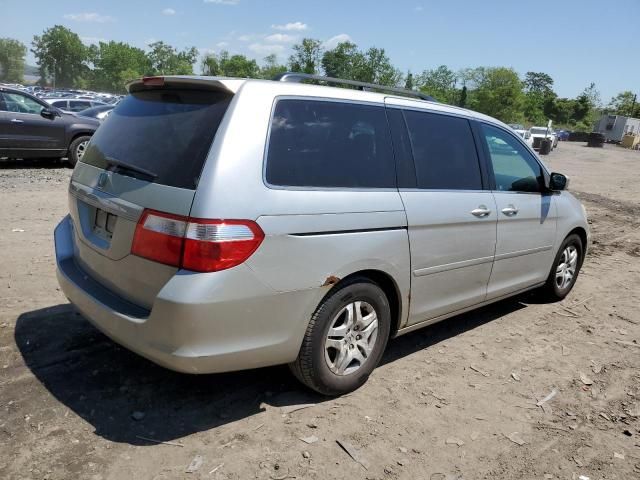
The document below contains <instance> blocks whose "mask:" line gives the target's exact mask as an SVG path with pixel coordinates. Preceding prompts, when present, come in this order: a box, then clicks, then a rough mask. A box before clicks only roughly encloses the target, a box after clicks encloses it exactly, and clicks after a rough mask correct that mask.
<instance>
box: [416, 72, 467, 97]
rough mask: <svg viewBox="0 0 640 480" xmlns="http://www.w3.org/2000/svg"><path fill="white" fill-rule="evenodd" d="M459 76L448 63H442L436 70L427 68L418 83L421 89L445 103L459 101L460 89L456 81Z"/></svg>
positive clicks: (419, 77)
mask: <svg viewBox="0 0 640 480" xmlns="http://www.w3.org/2000/svg"><path fill="white" fill-rule="evenodd" d="M457 81H458V76H457V75H456V73H455V72H454V71H453V70H451V69H449V67H447V66H446V65H440V66H439V67H438V68H436V69H434V70H425V71H424V72H422V74H420V75H419V76H418V80H417V83H418V85H419V86H420V90H422V91H423V92H425V93H427V94H429V95H431V96H432V97H434V98H435V99H436V100H439V101H441V102H444V103H453V104H455V103H457V102H456V100H457V97H458V90H457V89H456V83H457Z"/></svg>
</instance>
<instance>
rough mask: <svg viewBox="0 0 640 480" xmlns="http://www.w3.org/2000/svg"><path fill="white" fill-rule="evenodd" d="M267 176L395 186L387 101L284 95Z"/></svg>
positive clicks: (293, 181)
mask: <svg viewBox="0 0 640 480" xmlns="http://www.w3.org/2000/svg"><path fill="white" fill-rule="evenodd" d="M270 130H271V133H270V138H269V146H268V152H267V161H266V169H265V178H266V181H267V183H268V184H270V185H277V186H291V187H327V188H332V187H333V188H390V187H395V186H396V175H395V165H394V158H393V152H392V148H391V139H390V134H389V126H388V124H387V119H386V115H385V109H384V107H383V106H375V105H365V104H354V103H346V102H337V101H320V100H302V99H281V100H279V101H278V102H277V103H276V106H275V110H274V112H273V117H272V121H271V129H270Z"/></svg>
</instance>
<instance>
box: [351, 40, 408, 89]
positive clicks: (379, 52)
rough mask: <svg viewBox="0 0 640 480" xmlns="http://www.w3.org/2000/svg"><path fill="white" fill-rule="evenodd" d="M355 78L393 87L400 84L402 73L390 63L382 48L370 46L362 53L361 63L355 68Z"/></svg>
mask: <svg viewBox="0 0 640 480" xmlns="http://www.w3.org/2000/svg"><path fill="white" fill-rule="evenodd" d="M355 77H356V80H359V81H361V82H369V83H376V84H378V85H387V86H391V87H395V86H397V85H399V84H401V81H402V73H401V72H400V70H398V69H397V68H395V67H394V66H393V64H392V63H391V59H390V58H389V56H388V55H387V54H386V52H385V50H384V48H376V47H371V48H370V49H368V50H367V51H366V52H365V53H364V55H363V64H362V65H361V66H360V67H359V68H358V69H357V71H356V74H355Z"/></svg>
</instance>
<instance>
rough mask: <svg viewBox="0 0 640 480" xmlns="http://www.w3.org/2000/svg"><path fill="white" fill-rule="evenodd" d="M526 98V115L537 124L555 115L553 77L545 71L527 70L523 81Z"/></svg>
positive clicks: (541, 123) (543, 122)
mask: <svg viewBox="0 0 640 480" xmlns="http://www.w3.org/2000/svg"><path fill="white" fill-rule="evenodd" d="M523 84H524V91H525V99H524V116H525V118H526V119H527V120H528V121H530V122H532V123H534V124H537V125H543V124H545V123H546V122H547V119H548V118H549V117H552V116H553V112H554V109H553V101H554V100H555V98H556V97H557V95H556V93H555V92H554V91H553V78H551V76H550V75H548V74H546V73H543V72H527V73H526V74H525V78H524V81H523Z"/></svg>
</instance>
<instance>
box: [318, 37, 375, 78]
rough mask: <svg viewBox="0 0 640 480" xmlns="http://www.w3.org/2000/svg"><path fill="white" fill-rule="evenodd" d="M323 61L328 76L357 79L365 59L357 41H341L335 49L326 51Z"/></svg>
mask: <svg viewBox="0 0 640 480" xmlns="http://www.w3.org/2000/svg"><path fill="white" fill-rule="evenodd" d="M321 63H322V68H323V70H324V73H325V74H326V75H327V76H328V77H336V78H345V79H350V80H356V78H355V77H356V76H357V74H358V71H359V70H361V69H362V68H363V66H364V63H365V59H364V55H363V54H362V52H360V51H359V50H358V46H357V45H356V44H355V43H353V42H341V43H339V44H338V45H336V47H335V48H334V49H332V50H327V51H326V52H324V54H323V55H322V61H321Z"/></svg>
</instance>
